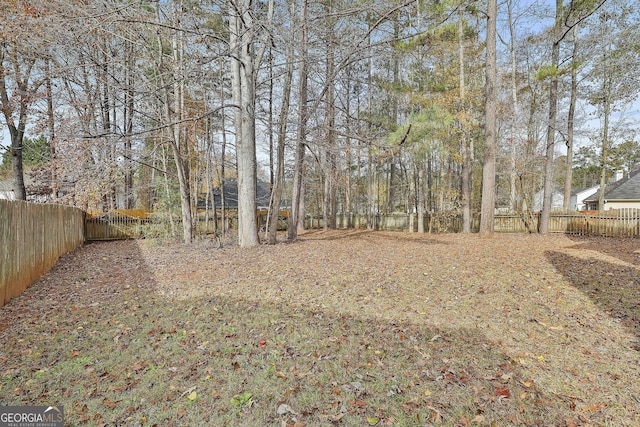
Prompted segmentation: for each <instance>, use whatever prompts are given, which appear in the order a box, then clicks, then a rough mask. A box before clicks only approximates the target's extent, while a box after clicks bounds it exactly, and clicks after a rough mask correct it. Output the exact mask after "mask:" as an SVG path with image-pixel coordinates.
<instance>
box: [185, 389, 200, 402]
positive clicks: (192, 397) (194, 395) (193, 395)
mask: <svg viewBox="0 0 640 427" xmlns="http://www.w3.org/2000/svg"><path fill="white" fill-rule="evenodd" d="M197 398H198V392H197V391H195V390H194V391H192V392H191V393H189V394H188V395H187V399H189V400H191V401H193V400H196V399H197Z"/></svg>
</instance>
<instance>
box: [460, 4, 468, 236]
mask: <svg viewBox="0 0 640 427" xmlns="http://www.w3.org/2000/svg"><path fill="white" fill-rule="evenodd" d="M458 69H459V71H458V74H459V85H460V95H459V96H460V110H461V113H462V114H461V123H460V146H461V149H460V155H461V157H462V159H461V160H462V177H461V186H462V188H461V191H460V192H461V193H462V203H461V204H462V232H463V233H471V203H470V200H471V195H470V192H471V187H470V179H469V178H470V175H471V165H470V161H469V147H468V139H469V132H468V119H467V105H466V103H467V100H466V88H465V84H466V83H465V73H464V22H463V21H462V14H460V17H459V21H458Z"/></svg>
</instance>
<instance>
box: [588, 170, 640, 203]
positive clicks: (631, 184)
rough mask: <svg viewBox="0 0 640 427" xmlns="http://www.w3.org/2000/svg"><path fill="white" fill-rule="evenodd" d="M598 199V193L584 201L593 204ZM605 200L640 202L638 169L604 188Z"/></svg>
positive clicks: (639, 172)
mask: <svg viewBox="0 0 640 427" xmlns="http://www.w3.org/2000/svg"><path fill="white" fill-rule="evenodd" d="M599 197H600V191H596V192H595V193H594V194H593V195H591V196H589V197H587V198H586V199H585V201H588V202H595V201H597V200H598V198H599ZM604 198H605V200H608V201H612V200H640V169H636V170H635V171H633V172H631V173H629V175H627V176H626V177H624V178H622V179H621V180H619V181H616V182H614V183H613V184H611V185H608V186H607V187H606V190H605V193H604Z"/></svg>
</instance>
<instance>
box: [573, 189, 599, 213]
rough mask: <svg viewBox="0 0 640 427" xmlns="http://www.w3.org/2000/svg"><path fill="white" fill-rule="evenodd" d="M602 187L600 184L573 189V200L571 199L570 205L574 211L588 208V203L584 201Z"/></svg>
mask: <svg viewBox="0 0 640 427" xmlns="http://www.w3.org/2000/svg"><path fill="white" fill-rule="evenodd" d="M599 188H600V186H599V185H594V186H593V187H589V188H582V189H579V190H573V191H572V192H571V200H570V201H569V207H570V209H571V210H573V211H584V210H587V205H586V203H585V202H584V201H585V199H586V198H588V197H590V196H593V195H594V194H595V193H596V191H598V189H599Z"/></svg>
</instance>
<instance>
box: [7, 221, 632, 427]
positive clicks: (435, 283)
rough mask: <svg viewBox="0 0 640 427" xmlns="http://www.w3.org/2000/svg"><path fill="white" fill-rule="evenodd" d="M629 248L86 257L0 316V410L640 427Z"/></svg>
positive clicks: (447, 245)
mask: <svg viewBox="0 0 640 427" xmlns="http://www.w3.org/2000/svg"><path fill="white" fill-rule="evenodd" d="M639 266H640V241H638V240H634V239H605V238H572V237H569V236H546V237H545V236H538V235H496V236H495V237H494V238H492V239H480V238H479V237H477V236H475V235H467V236H465V235H446V234H445V235H418V234H408V233H406V234H405V233H381V232H367V231H340V232H335V231H334V232H318V231H316V232H307V233H305V234H303V235H301V237H300V239H299V240H298V241H297V242H296V243H293V244H279V245H276V246H260V247H257V248H253V249H240V248H237V247H233V246H229V247H224V248H222V249H218V248H217V247H216V245H213V244H208V243H207V242H206V241H203V242H198V243H196V244H194V245H191V246H184V245H179V244H166V243H162V244H160V243H158V242H155V243H154V242H153V241H143V240H141V241H119V242H107V243H94V244H88V245H85V246H84V247H82V248H80V249H79V250H77V251H75V252H74V253H71V254H68V255H66V256H64V257H62V258H61V259H60V261H59V262H58V263H57V264H56V266H55V267H54V268H53V269H52V270H51V271H50V272H49V273H48V274H46V275H45V276H44V277H42V278H41V279H40V280H39V281H38V282H37V283H35V284H34V285H33V286H32V287H31V288H29V289H28V290H27V291H26V292H25V293H24V294H23V295H22V296H20V297H18V298H15V299H14V300H13V301H12V302H11V303H9V304H8V305H7V306H5V307H3V308H2V309H0V331H1V332H0V375H1V377H0V380H1V382H0V402H1V403H2V404H11V405H48V404H53V403H57V404H60V405H62V406H63V407H64V409H65V417H66V422H67V424H69V425H95V426H102V425H149V426H153V425H158V426H198V425H213V426H316V425H319V426H321V425H340V426H368V425H370V426H376V425H377V426H431V425H433V426H441V425H442V426H508V425H518V426H566V427H573V426H600V425H602V426H634V425H635V426H638V425H640V382H639V381H638V378H640V363H639V360H640V357H639V356H640V345H639V343H638V341H639V336H640V297H639V291H640V272H639V271H638V270H639Z"/></svg>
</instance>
